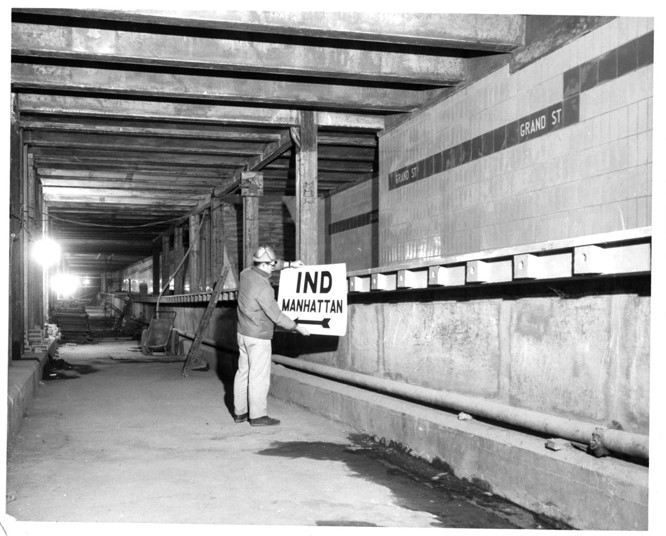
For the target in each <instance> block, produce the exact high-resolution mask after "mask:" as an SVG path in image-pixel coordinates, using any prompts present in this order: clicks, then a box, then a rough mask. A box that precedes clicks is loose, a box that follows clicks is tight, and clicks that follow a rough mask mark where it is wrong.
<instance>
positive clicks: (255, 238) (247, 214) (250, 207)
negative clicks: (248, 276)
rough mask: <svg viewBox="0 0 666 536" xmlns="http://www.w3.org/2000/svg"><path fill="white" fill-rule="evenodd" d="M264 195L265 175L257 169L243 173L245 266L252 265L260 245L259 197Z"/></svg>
mask: <svg viewBox="0 0 666 536" xmlns="http://www.w3.org/2000/svg"><path fill="white" fill-rule="evenodd" d="M262 195H264V175H263V173H260V172H256V171H243V172H242V173H241V197H242V198H243V267H244V268H247V267H248V266H252V253H253V252H254V250H255V249H257V248H258V247H259V198H260V197H261V196H262Z"/></svg>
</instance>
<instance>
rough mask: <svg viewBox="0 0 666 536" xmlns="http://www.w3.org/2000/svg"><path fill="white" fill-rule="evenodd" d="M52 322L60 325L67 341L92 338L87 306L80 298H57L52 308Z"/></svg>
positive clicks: (62, 336)
mask: <svg viewBox="0 0 666 536" xmlns="http://www.w3.org/2000/svg"><path fill="white" fill-rule="evenodd" d="M51 322H52V323H54V324H57V325H58V328H59V329H60V333H61V339H62V340H63V341H65V342H76V343H86V342H90V341H91V340H92V337H91V335H90V323H89V321H88V313H87V312H86V307H85V305H84V304H83V303H81V302H80V301H78V300H57V301H56V302H55V303H54V304H53V307H52V309H51Z"/></svg>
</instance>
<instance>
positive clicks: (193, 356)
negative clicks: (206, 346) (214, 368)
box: [181, 265, 229, 378]
mask: <svg viewBox="0 0 666 536" xmlns="http://www.w3.org/2000/svg"><path fill="white" fill-rule="evenodd" d="M228 274H229V266H228V265H225V266H224V268H223V269H222V275H221V276H220V278H219V279H218V280H217V282H216V283H215V286H214V287H213V292H212V293H211V295H210V301H209V302H208V306H207V307H206V310H205V311H204V314H203V316H202V317H201V322H199V327H197V332H196V334H195V335H194V341H192V346H190V350H189V351H188V352H187V358H186V359H185V364H184V365H183V370H182V372H181V374H182V375H183V376H185V377H186V378H187V377H188V376H189V375H190V368H191V367H192V363H193V362H194V361H195V360H197V359H198V358H199V355H200V353H201V342H202V341H203V339H204V335H205V334H206V330H208V324H209V323H210V319H211V317H212V316H213V311H214V310H215V307H216V306H217V300H218V299H219V297H220V294H221V293H222V289H223V288H224V283H225V282H226V280H227V275H228Z"/></svg>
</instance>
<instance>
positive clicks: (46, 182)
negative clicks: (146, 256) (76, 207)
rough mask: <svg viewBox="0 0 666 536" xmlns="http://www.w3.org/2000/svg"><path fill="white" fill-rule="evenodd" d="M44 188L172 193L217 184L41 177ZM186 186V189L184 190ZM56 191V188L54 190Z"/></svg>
mask: <svg viewBox="0 0 666 536" xmlns="http://www.w3.org/2000/svg"><path fill="white" fill-rule="evenodd" d="M40 182H41V183H42V186H43V187H44V188H90V187H91V186H92V187H95V188H108V189H117V190H131V191H135V192H145V191H149V192H150V191H160V190H164V191H169V192H171V193H172V194H173V193H177V192H180V191H185V192H187V193H192V190H193V189H206V190H212V189H213V188H214V187H215V186H216V184H217V183H216V184H213V183H209V184H202V183H200V182H194V181H193V180H192V179H190V180H188V181H187V183H183V182H176V183H174V182H173V181H169V182H155V181H153V182H145V181H132V182H127V181H108V180H96V181H94V182H93V181H90V180H86V179H41V181H40ZM183 188H186V190H183ZM52 191H55V190H52Z"/></svg>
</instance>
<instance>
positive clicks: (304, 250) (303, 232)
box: [296, 111, 319, 265]
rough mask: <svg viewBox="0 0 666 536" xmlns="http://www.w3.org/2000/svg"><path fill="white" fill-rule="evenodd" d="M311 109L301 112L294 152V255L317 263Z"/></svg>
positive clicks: (314, 145)
mask: <svg viewBox="0 0 666 536" xmlns="http://www.w3.org/2000/svg"><path fill="white" fill-rule="evenodd" d="M315 117H316V116H315V112H312V111H302V112H301V122H300V123H301V124H300V134H299V137H300V144H299V145H298V150H297V152H296V211H297V214H298V218H297V221H296V258H297V259H299V260H301V261H303V263H305V264H307V265H312V264H317V262H318V256H319V255H318V245H317V230H318V222H317V122H316V120H315Z"/></svg>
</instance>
